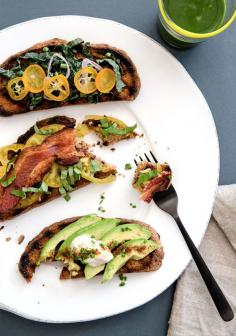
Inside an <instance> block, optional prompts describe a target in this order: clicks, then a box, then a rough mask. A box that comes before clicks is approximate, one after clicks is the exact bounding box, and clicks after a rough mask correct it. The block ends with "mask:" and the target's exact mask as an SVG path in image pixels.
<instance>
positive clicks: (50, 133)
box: [34, 124, 54, 135]
mask: <svg viewBox="0 0 236 336" xmlns="http://www.w3.org/2000/svg"><path fill="white" fill-rule="evenodd" d="M34 131H35V133H36V134H40V135H52V134H54V132H53V131H52V130H43V129H39V128H38V126H37V124H35V125H34Z"/></svg>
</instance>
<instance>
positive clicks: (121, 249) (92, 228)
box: [19, 214, 164, 282]
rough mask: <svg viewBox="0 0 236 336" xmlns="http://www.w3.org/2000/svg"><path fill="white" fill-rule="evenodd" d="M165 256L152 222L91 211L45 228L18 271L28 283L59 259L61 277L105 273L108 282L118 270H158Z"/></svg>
mask: <svg viewBox="0 0 236 336" xmlns="http://www.w3.org/2000/svg"><path fill="white" fill-rule="evenodd" d="M163 257H164V252H163V247H162V245H161V242H160V236H159V235H158V233H157V232H156V231H155V230H154V229H153V228H152V227H151V226H150V225H148V224H145V223H143V222H141V221H137V220H128V219H123V218H103V217H99V216H97V215H95V214H91V215H86V216H83V217H73V218H70V219H65V220H62V221H60V222H57V223H55V224H52V225H50V226H48V227H46V228H45V229H43V230H42V231H41V232H40V233H39V234H38V235H37V236H36V237H35V238H34V239H33V240H31V241H30V242H29V243H28V245H27V247H26V249H25V251H24V253H23V254H22V256H21V258H20V261H19V271H20V273H21V274H22V276H23V277H24V278H25V279H26V280H27V281H28V282H29V281H31V279H32V277H33V274H34V272H35V269H36V267H37V266H39V265H40V263H42V262H45V261H46V262H48V261H49V262H52V261H58V260H59V261H61V262H62V265H64V267H63V269H62V272H61V276H60V279H63V280H65V279H70V278H81V277H85V278H86V279H87V280H88V279H91V278H93V277H94V276H95V275H97V274H103V280H102V282H107V281H109V280H111V279H112V278H113V276H114V275H115V274H116V273H133V272H151V271H155V270H157V269H158V268H159V267H160V266H161V264H162V259H163Z"/></svg>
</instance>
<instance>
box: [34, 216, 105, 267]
mask: <svg viewBox="0 0 236 336" xmlns="http://www.w3.org/2000/svg"><path fill="white" fill-rule="evenodd" d="M98 221H101V218H100V217H98V216H97V215H94V214H90V215H86V216H84V217H82V218H80V219H78V220H77V221H76V222H74V223H71V224H69V225H68V226H66V227H65V228H64V229H63V230H61V231H59V232H58V233H56V234H55V235H54V236H53V237H52V238H51V239H49V240H48V242H47V243H46V244H45V245H44V247H43V248H42V251H41V253H40V256H39V259H38V261H37V265H40V263H41V262H43V261H46V260H47V259H49V258H51V257H53V256H54V254H55V249H56V247H57V245H58V244H59V243H60V242H62V241H63V240H66V239H67V238H68V237H69V236H71V235H72V234H73V233H74V232H76V231H78V230H79V229H82V228H85V227H87V226H89V225H91V224H94V223H97V222H98Z"/></svg>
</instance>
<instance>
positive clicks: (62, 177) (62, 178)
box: [61, 169, 68, 180]
mask: <svg viewBox="0 0 236 336" xmlns="http://www.w3.org/2000/svg"><path fill="white" fill-rule="evenodd" d="M67 175H68V170H67V169H63V170H62V171H61V180H65V179H66V178H67Z"/></svg>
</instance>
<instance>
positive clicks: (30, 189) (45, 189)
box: [11, 182, 49, 199]
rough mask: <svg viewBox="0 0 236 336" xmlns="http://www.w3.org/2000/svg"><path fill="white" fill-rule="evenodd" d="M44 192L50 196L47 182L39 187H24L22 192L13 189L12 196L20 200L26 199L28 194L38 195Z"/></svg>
mask: <svg viewBox="0 0 236 336" xmlns="http://www.w3.org/2000/svg"><path fill="white" fill-rule="evenodd" d="M38 192H43V193H45V194H48V193H49V191H48V185H47V184H46V183H45V182H42V183H41V184H40V186H39V187H23V188H22V189H20V190H17V189H13V190H12V191H11V194H12V195H14V196H17V197H20V198H23V199H24V198H26V194H27V193H38Z"/></svg>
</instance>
